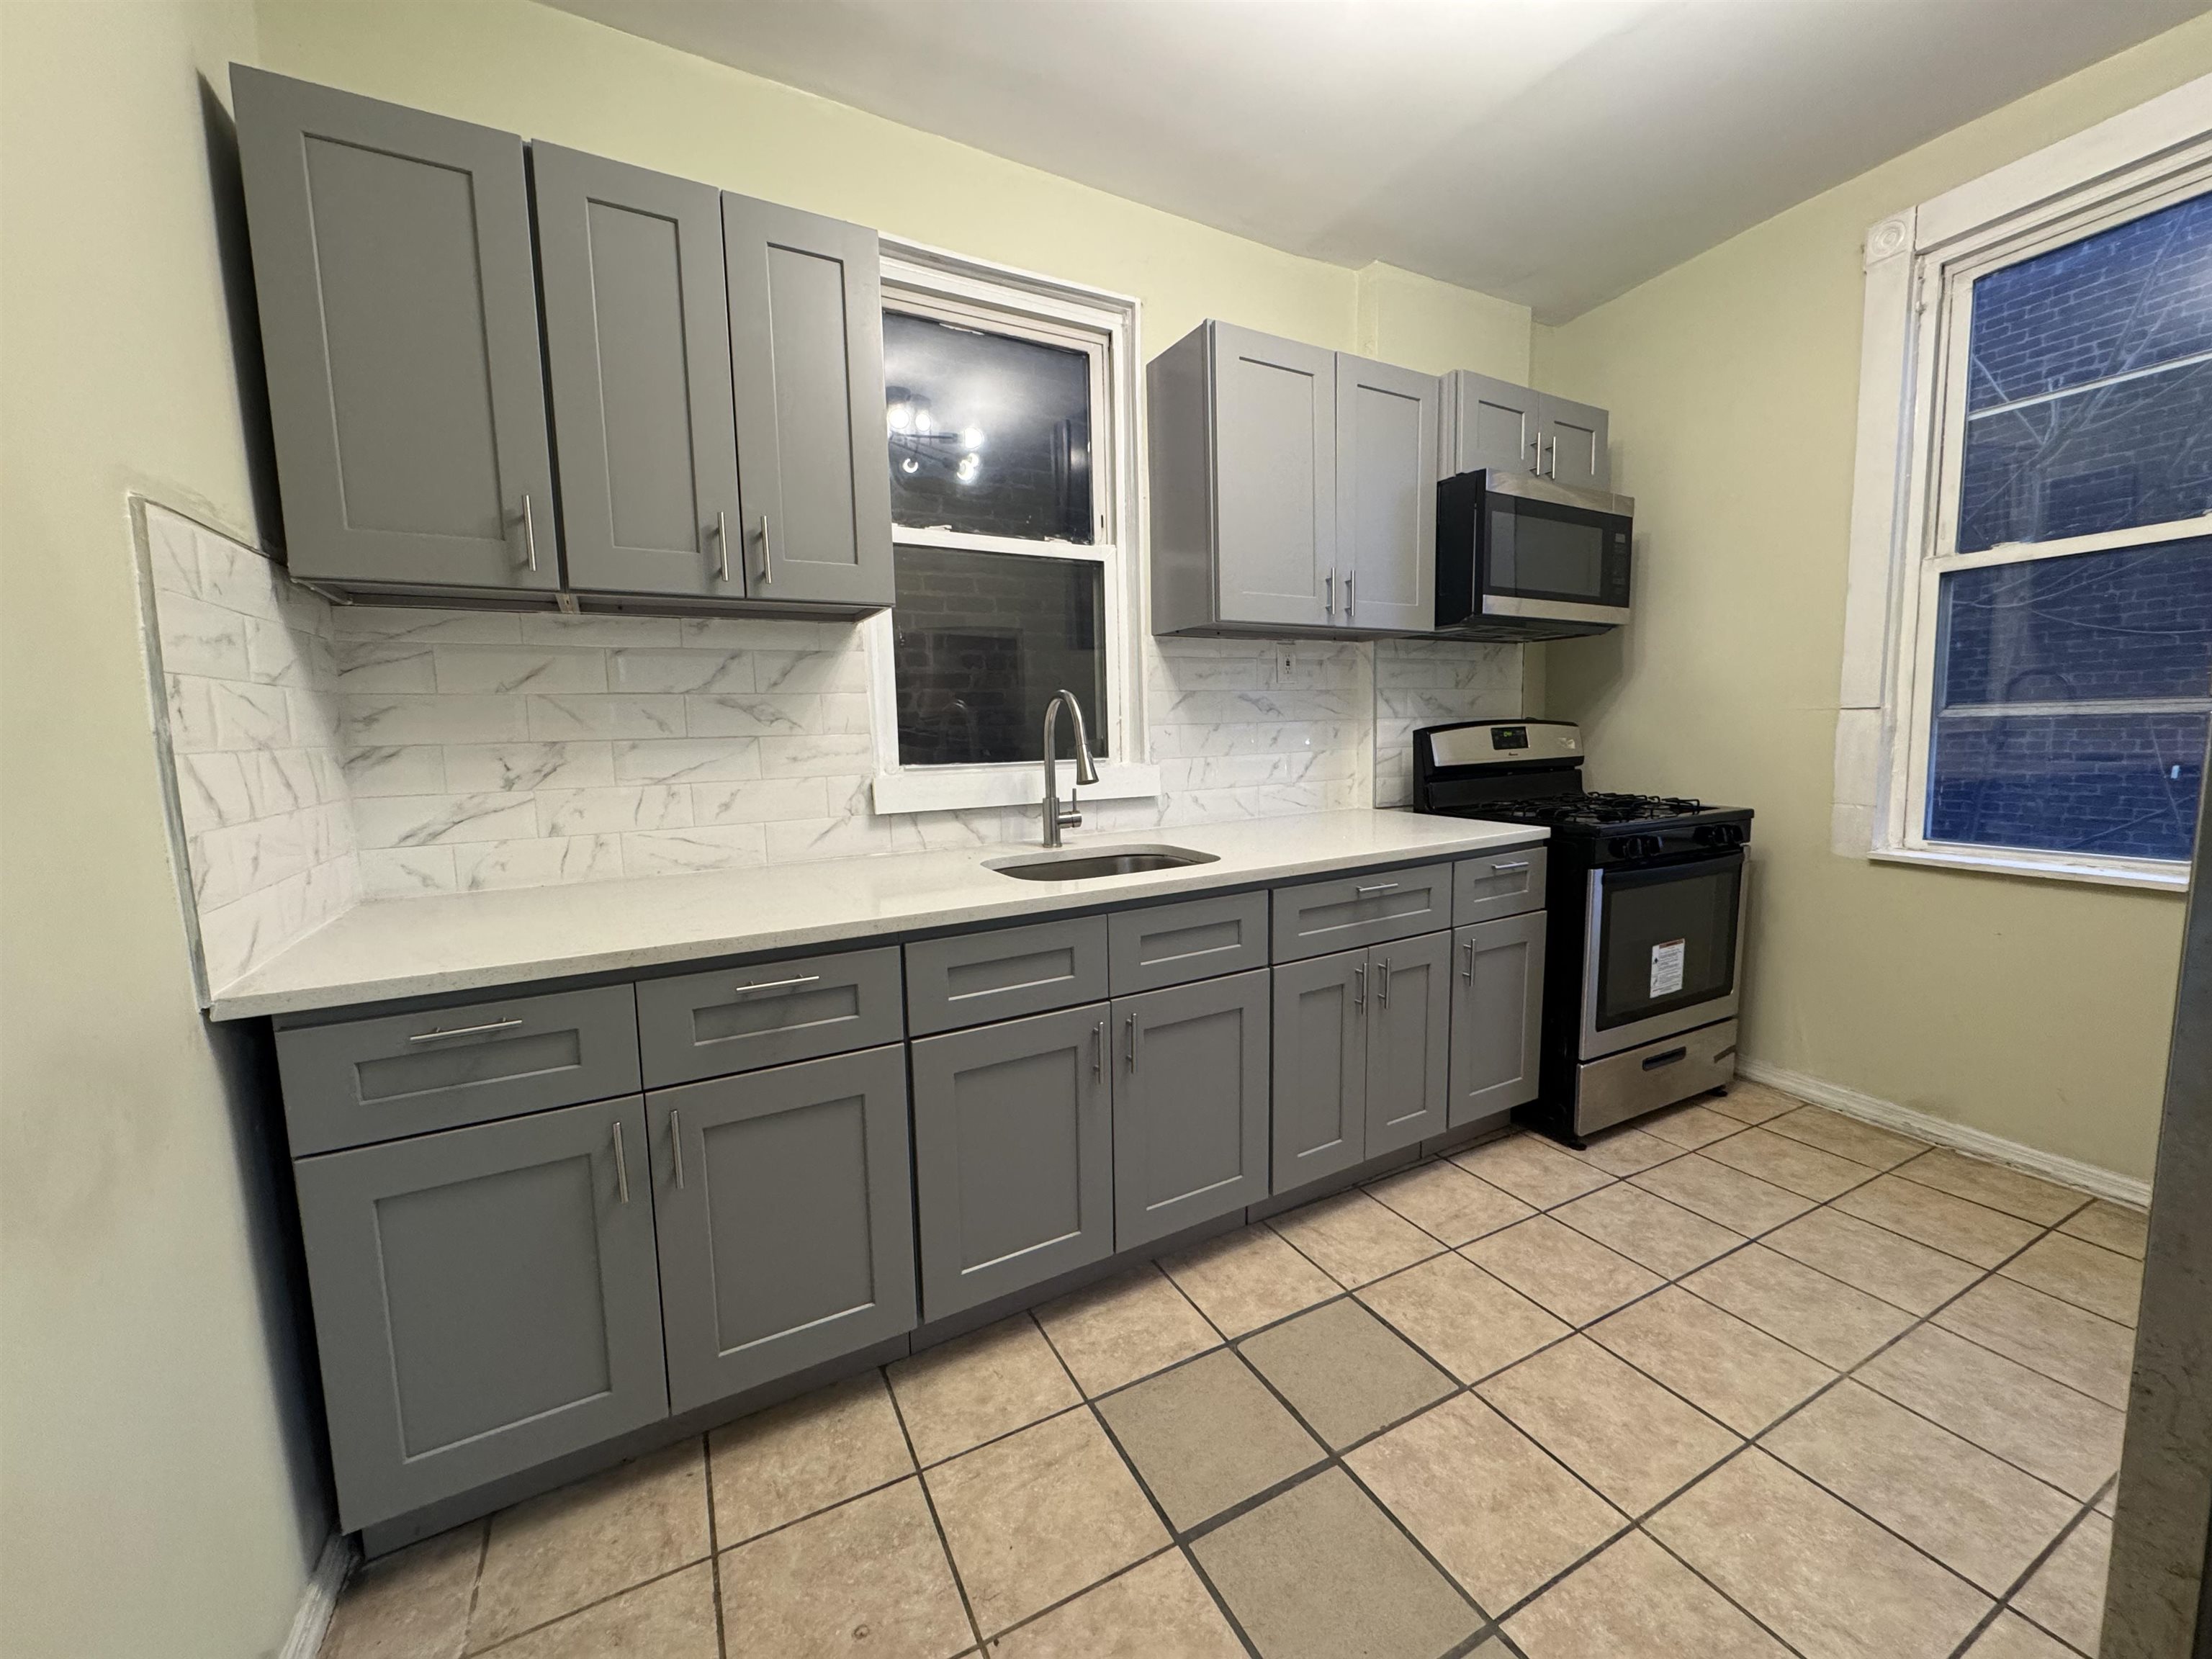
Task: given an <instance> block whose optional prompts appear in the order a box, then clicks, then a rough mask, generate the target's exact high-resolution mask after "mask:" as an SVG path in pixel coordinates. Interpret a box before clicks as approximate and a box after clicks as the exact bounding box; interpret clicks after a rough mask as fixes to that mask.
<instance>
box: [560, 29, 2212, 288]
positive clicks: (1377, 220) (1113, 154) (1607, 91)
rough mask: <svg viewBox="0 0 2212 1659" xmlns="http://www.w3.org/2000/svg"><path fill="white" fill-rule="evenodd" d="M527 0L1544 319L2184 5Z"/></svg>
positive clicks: (1662, 265)
mask: <svg viewBox="0 0 2212 1659" xmlns="http://www.w3.org/2000/svg"><path fill="white" fill-rule="evenodd" d="M551 3H555V4H557V5H560V6H562V8H564V9H568V10H570V11H574V12H579V13H581V14H583V15H586V16H590V17H595V18H598V19H599V20H600V21H603V22H606V23H610V24H612V25H613V26H615V27H617V28H622V29H625V30H628V31H629V32H630V33H635V34H640V35H644V36H646V37H647V38H649V39H652V40H659V41H663V42H665V43H666V44H667V45H670V46H677V47H679V48H681V49H683V50H684V51H686V52H694V53H696V54H698V55H699V56H702V57H705V58H714V59H717V60H719V61H720V62H722V63H725V64H732V65H734V66H736V67H737V68H739V69H742V70H750V71H751V72H753V73H755V74H757V75H762V76H768V77H769V78H770V79H772V80H776V81H781V82H786V83H787V84H789V85H792V86H795V87H801V88H805V89H806V90H808V91H811V92H816V93H819V94H823V95H824V96H826V97H829V98H833V99H836V100H838V101H840V102H842V103H847V104H852V105H854V106H858V107H860V108H861V109H865V110H869V111H872V112H875V113H877V114H878V115H883V116H886V117H889V118H891V119H893V120H896V121H901V122H903V123H906V124H907V125H911V126H916V127H921V128H923V129H925V130H927V131H931V132H936V133H941V134H944V135H945V136H946V137H951V138H956V139H959V140H961V141H963V142H964V143H970V144H973V145H975V146H976V147H977V148H979V149H986V150H989V151H992V152H994V154H997V155H1004V156H1007V157H1010V158H1012V159H1013V160H1015V161H1024V162H1027V163H1029V164H1030V165H1032V166H1035V167H1042V168H1044V169H1045V170H1046V171H1048V172H1050V173H1059V174H1060V175H1062V176H1064V177H1066V178H1070V179H1079V180H1081V181H1083V182H1084V183H1085V184H1090V185H1097V186H1098V187H1099V188H1101V189H1103V190H1107V191H1112V192H1114V193H1115V195H1118V196H1125V197H1132V198H1133V199H1134V200H1137V201H1139V202H1146V203H1149V204H1152V205H1153V206H1156V207H1160V208H1164V209H1166V210H1169V211H1170V212H1174V213H1178V214H1182V215H1184V216H1187V217H1189V218H1193V219H1196V220H1200V221H1201V222H1205V223H1206V224H1210V225H1216V226H1218V227H1219V228H1222V229H1224V230H1230V231H1235V232H1237V233H1238V234H1242V235H1245V236H1249V237H1252V238H1254V239H1255V240H1259V241H1262V242H1266V243H1268V244H1271V245H1272V246H1276V247H1280V248H1285V249H1288V250H1290V251H1291V252H1296V253H1304V254H1309V255H1311V256H1313V257H1315V258H1322V259H1328V260H1330V261H1333V262H1334V263H1336V264H1344V265H1352V266H1358V265H1362V264H1366V263H1368V262H1369V261H1370V260H1374V259H1382V260H1387V261H1388V262H1389V263H1390V264H1395V265H1402V266H1405V267H1407V269H1409V270H1417V271H1421V272H1424V273H1425V274H1426V275H1428V276H1437V277H1442V278H1443V279H1444V280H1446V281H1448V282H1452V283H1462V284H1464V285H1466V286H1468V287H1469V288H1475V289H1481V290H1483V291H1484V292H1486V293H1489V294H1495V295H1502V296H1504V297H1505V298H1507V299H1510V300H1517V301H1522V302H1523V303H1525V304H1528V305H1530V306H1533V307H1534V308H1535V311H1536V314H1537V316H1538V317H1539V318H1540V319H1542V320H1545V321H1559V320H1562V319H1565V318H1568V317H1571V316H1574V315H1575V314H1576V313H1579V312H1582V311H1584V310H1586V309H1588V308H1589V307H1591V306H1594V305H1596V304H1599V303H1600V302H1601V301H1605V300H1607V299H1610V298H1612V297H1613V295H1617V294H1620V293H1622V292H1624V291H1625V290H1626V289H1630V288H1632V287H1633V286H1635V285H1636V284H1637V283H1639V282H1642V281H1643V280H1644V278H1646V277H1648V276H1654V275H1656V273H1658V272H1659V271H1662V270H1666V269H1667V268H1668V266H1670V265H1673V264H1678V263H1680V261H1681V260H1683V259H1685V258H1688V257H1689V256H1690V255H1692V254H1693V253H1696V252H1699V251H1700V250H1701V249H1704V248H1707V247H1710V246H1712V245H1713V244H1715V243H1716V242H1719V241H1721V240H1724V239H1726V238H1727V237H1729V236H1730V235H1732V234H1735V232H1737V231H1739V230H1741V229H1743V228H1746V227H1747V226H1750V225H1753V224H1756V223H1757V222H1759V221H1760V220H1761V219H1764V218H1766V217H1768V216H1771V215H1772V214H1774V213H1776V212H1778V211H1779V210H1782V209H1783V208H1785V207H1788V206H1790V204H1793V203H1796V202H1799V201H1802V200H1804V199H1805V198H1806V197H1809V196H1813V195H1815V194H1817V193H1818V192H1819V191H1822V190H1824V189H1826V188H1827V187H1828V186H1829V185H1834V184H1838V183H1840V182H1841V181H1842V180H1844V179H1849V178H1850V177H1852V176H1853V175H1855V174H1857V173H1862V172H1863V171H1865V170H1866V169H1867V168H1868V167H1872V166H1874V165H1875V164H1876V163H1877V162H1880V161H1885V160H1887V159H1888V158H1889V157H1891V156H1893V155H1899V154H1900V153H1902V152H1903V151H1905V150H1907V149H1911V148H1912V147H1913V146H1914V145H1915V144H1917V143H1921V142H1922V141H1923V140H1925V139H1928V138H1930V137H1935V136H1936V134H1938V133H1940V132H1943V131H1948V130H1949V129H1950V128H1952V127H1954V126H1957V125H1960V124H1961V123H1963V122H1966V121H1968V120H1971V119H1972V118H1974V117H1975V116H1977V115H1979V114H1982V113H1983V112H1985V111H1988V110H1991V109H1994V108H1996V107H1997V106H1999V105H2001V104H2003V103H2006V102H2008V100H2012V99H2014V98H2016V97H2018V96H2020V95H2021V94H2023V93H2026V92H2028V91H2030V90H2032V89H2033V88H2036V87H2039V86H2041V85H2044V84H2045V83H2046V82H2051V81H2053V80H2057V78H2059V77H2060V76H2064V75H2066V74H2068V73H2069V72H2070V71H2072V70H2076V69H2079V68H2081V67H2082V66H2083V65H2085V64H2091V63H2093V62H2095V61H2096V60H2097V59H2099V58H2105V57H2108V56H2110V55H2111V54H2112V53H2113V52H2118V51H2119V50H2121V49H2122V48H2124V47H2125V46H2130V45H2133V44H2134V43H2135V42H2136V41H2139V40H2144V39H2147V38H2148V37H2149V36H2150V35H2153V34H2155V33H2159V32H2160V31H2161V30H2163V29H2166V28H2169V27H2172V26H2173V25H2174V24H2176V23H2179V22H2180V21H2184V20H2185V19H2186V18H2188V17H2191V16H2193V15H2196V14H2197V12H2199V11H2201V10H2203V9H2205V0H551ZM1898 205H1900V206H1901V205H1903V204H1898Z"/></svg>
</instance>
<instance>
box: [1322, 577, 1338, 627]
mask: <svg viewBox="0 0 2212 1659" xmlns="http://www.w3.org/2000/svg"><path fill="white" fill-rule="evenodd" d="M1321 614H1322V616H1324V617H1329V618H1331V619H1332V620H1333V619H1334V617H1335V616H1336V567H1335V566H1334V565H1331V566H1329V568H1328V574H1327V575H1326V576H1323V577H1322V579H1321Z"/></svg>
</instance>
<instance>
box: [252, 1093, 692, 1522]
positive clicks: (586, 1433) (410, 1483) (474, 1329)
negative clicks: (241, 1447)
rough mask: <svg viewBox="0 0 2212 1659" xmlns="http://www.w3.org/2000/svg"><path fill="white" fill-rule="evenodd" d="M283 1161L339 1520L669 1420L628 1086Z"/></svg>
mask: <svg viewBox="0 0 2212 1659" xmlns="http://www.w3.org/2000/svg"><path fill="white" fill-rule="evenodd" d="M294 1167H295V1176H296V1180H297V1182H298V1188H299V1195H300V1225H301V1231H302V1233H303V1235H304V1237H305V1240H306V1245H307V1277H308V1281H309V1283H310V1285H312V1286H313V1293H314V1311H315V1337H316V1341H317V1345H318V1348H319V1352H320V1357H321V1363H322V1372H323V1397H324V1401H325V1404H326V1406H327V1408H328V1413H329V1418H330V1431H331V1463H332V1465H333V1466H334V1468H336V1471H337V1489H338V1524H339V1525H340V1527H341V1528H343V1529H344V1530H345V1531H348V1532H354V1531H357V1530H359V1529H360V1528H362V1527H364V1526H368V1525H371V1524H374V1522H380V1521H386V1520H389V1519H391V1518H392V1517H393V1516H398V1515H402V1514H404V1513H405V1512H407V1511H408V1510H414V1509H418V1508H420V1507H422V1505H423V1504H429V1503H432V1502H434V1501H435V1500H436V1499H439V1498H447V1497H451V1496H453V1495H454V1494H456V1493H459V1492H466V1491H468V1490H469V1489H470V1488H471V1487H473V1486H481V1485H483V1483H484V1482H486V1481H489V1480H496V1479H498V1478H499V1477H500V1476H501V1475H506V1474H513V1473H515V1472H516V1471H518V1470H521V1469H526V1468H530V1467H532V1465H534V1464H538V1463H543V1462H547V1461H548V1460H550V1459H551V1458H555V1457H557V1456H560V1455H562V1454H563V1453H566V1452H571V1451H575V1450H579V1449H582V1448H584V1447H586V1446H590V1445H593V1444H595V1443H598V1442H600V1441H603V1440H607V1439H611V1438H612V1437H615V1436H617V1435H619V1434H622V1433H623V1432H625V1431H629V1430H631V1429H635V1428H638V1427H641V1426H642V1425H645V1424H647V1423H651V1422H653V1421H655V1420H656V1419H659V1418H662V1417H665V1416H666V1415H667V1413H668V1393H667V1381H666V1374H665V1370H664V1369H663V1363H662V1358H661V1334H660V1296H659V1283H658V1279H657V1275H656V1272H655V1268H654V1261H653V1192H652V1188H651V1186H650V1181H649V1174H648V1169H647V1157H646V1149H645V1109H644V1103H642V1102H641V1101H640V1100H639V1099H637V1098H636V1097H630V1098H629V1099H627V1100H616V1101H606V1102H601V1103H596V1104H591V1105H583V1106H568V1107H563V1108H562V1109H559V1110H556V1111H548V1112H538V1113H533V1114H532V1115H530V1116H527V1117H518V1118H509V1119H507V1120H505V1121H501V1122H497V1123H485V1124H480V1125H478V1126H477V1127H473V1128H467V1129H450V1130H447V1131H445V1132H444V1133H439V1134H427V1135H417V1136H416V1137H414V1138H413V1139H407V1140H395V1141H391V1142H388V1143H386V1144H385V1145H383V1146H362V1147H357V1148H356V1149H355V1150H353V1151H351V1152H331V1153H329V1154H327V1155H326V1156H324V1157H321V1158H302V1159H301V1160H300V1161H299V1162H298V1164H295V1166H294Z"/></svg>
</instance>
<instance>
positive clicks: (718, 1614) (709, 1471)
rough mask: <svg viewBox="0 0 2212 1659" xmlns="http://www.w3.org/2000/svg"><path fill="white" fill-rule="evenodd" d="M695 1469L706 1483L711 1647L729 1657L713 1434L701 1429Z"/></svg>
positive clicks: (727, 1658)
mask: <svg viewBox="0 0 2212 1659" xmlns="http://www.w3.org/2000/svg"><path fill="white" fill-rule="evenodd" d="M699 1473H700V1474H701V1475H702V1477H703V1478H704V1480H705V1484H706V1487H707V1572H708V1580H707V1583H708V1589H709V1591H710V1592H711V1593H712V1595H714V1651H715V1653H716V1654H717V1655H718V1656H720V1659H729V1653H730V1632H729V1630H728V1627H727V1625H726V1621H725V1620H724V1619H723V1617H722V1551H721V1540H720V1531H719V1519H718V1517H717V1516H716V1515H715V1514H714V1437H713V1436H712V1435H711V1434H708V1433H705V1432H703V1431H702V1433H701V1434H700V1436H699Z"/></svg>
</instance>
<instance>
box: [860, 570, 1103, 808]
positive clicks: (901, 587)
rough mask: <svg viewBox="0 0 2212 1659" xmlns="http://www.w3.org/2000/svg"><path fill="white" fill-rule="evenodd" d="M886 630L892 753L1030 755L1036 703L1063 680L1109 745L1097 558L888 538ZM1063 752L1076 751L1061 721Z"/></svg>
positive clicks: (1096, 746) (932, 757) (1098, 737)
mask: <svg viewBox="0 0 2212 1659" xmlns="http://www.w3.org/2000/svg"><path fill="white" fill-rule="evenodd" d="M897 554H898V557H897V570H898V590H897V592H898V597H897V603H896V606H895V607H894V609H893V610H892V612H891V630H892V635H893V639H894V641H895V642H896V646H895V653H894V655H895V661H896V676H897V682H898V732H899V760H900V762H901V763H902V764H904V765H908V766H952V765H961V764H968V763H976V762H983V761H1032V762H1033V761H1037V760H1040V759H1042V755H1043V750H1042V747H1041V742H1042V728H1043V721H1044V707H1045V704H1046V702H1048V700H1049V699H1050V698H1051V696H1052V695H1053V693H1054V691H1057V690H1060V689H1061V688H1062V687H1065V688H1066V690H1070V691H1073V693H1074V694H1075V696H1076V698H1077V700H1078V701H1079V702H1080V703H1081V704H1082V705H1083V719H1084V724H1085V726H1086V727H1087V728H1088V729H1089V732H1090V738H1091V752H1092V753H1093V754H1094V755H1097V756H1098V757H1101V758H1103V757H1104V756H1105V753H1106V720H1105V711H1106V649H1105V641H1104V638H1103V633H1104V629H1103V614H1104V608H1105V592H1104V587H1105V569H1104V567H1103V566H1102V565H1100V564H1098V563H1097V562H1093V561H1090V560H1078V559H1054V558H1043V557H1036V556H1030V555H1028V554H1022V553H990V552H971V551H969V550H964V549H958V548H942V547H904V546H902V547H901V548H899V549H898V550H897ZM1074 752H1075V750H1074V745H1073V736H1072V732H1071V722H1069V721H1068V720H1066V718H1065V717H1063V718H1062V720H1061V721H1060V753H1061V754H1062V755H1072V754H1073V753H1074Z"/></svg>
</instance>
